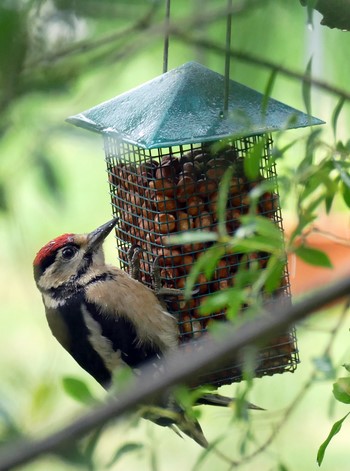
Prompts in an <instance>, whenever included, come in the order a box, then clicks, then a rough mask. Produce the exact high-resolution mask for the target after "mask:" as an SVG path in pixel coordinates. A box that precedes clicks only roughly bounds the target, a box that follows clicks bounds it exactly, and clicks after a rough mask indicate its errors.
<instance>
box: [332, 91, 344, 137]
mask: <svg viewBox="0 0 350 471" xmlns="http://www.w3.org/2000/svg"><path fill="white" fill-rule="evenodd" d="M344 103H345V98H344V97H341V98H340V99H339V101H338V103H337V106H336V107H335V108H334V111H333V114H332V128H333V134H334V139H335V140H336V139H337V124H338V118H339V115H340V112H341V110H342V109H343V106H344Z"/></svg>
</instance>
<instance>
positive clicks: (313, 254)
mask: <svg viewBox="0 0 350 471" xmlns="http://www.w3.org/2000/svg"><path fill="white" fill-rule="evenodd" d="M295 254H296V255H297V256H298V257H300V258H301V259H302V260H303V261H304V262H306V263H309V264H310V265H316V266H319V267H325V268H332V266H333V265H332V262H331V261H330V259H329V257H328V255H327V254H326V253H325V252H322V251H321V250H318V249H313V248H311V247H306V246H305V245H302V246H300V247H298V248H297V249H296V251H295Z"/></svg>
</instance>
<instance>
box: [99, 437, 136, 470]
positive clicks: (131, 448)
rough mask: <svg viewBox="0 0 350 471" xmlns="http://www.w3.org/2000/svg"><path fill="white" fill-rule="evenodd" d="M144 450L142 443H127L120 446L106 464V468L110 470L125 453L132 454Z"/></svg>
mask: <svg viewBox="0 0 350 471" xmlns="http://www.w3.org/2000/svg"><path fill="white" fill-rule="evenodd" d="M143 448H144V445H143V443H140V442H129V443H125V444H124V445H122V446H121V447H120V448H118V450H117V451H116V452H115V454H114V456H113V458H112V459H111V460H110V462H109V463H108V464H107V468H111V467H112V466H113V465H115V464H116V462H117V461H119V460H120V459H121V458H122V457H123V456H124V455H126V454H127V453H132V452H135V451H139V450H142V449H143Z"/></svg>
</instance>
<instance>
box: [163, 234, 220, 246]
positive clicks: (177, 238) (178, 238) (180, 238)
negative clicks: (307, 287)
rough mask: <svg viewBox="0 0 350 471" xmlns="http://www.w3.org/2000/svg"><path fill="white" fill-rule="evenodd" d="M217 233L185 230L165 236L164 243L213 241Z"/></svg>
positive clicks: (179, 243) (216, 237) (178, 243)
mask: <svg viewBox="0 0 350 471" xmlns="http://www.w3.org/2000/svg"><path fill="white" fill-rule="evenodd" d="M217 240H218V234H217V233H216V232H210V231H200V230H198V231H186V232H181V233H179V234H174V235H170V236H168V237H165V244H166V245H181V244H196V243H198V242H204V243H206V242H215V241H217Z"/></svg>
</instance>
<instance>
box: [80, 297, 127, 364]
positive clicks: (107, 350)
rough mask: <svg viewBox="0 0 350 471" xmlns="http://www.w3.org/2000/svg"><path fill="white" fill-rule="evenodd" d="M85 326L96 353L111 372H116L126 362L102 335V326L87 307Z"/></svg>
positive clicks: (84, 310) (83, 309)
mask: <svg viewBox="0 0 350 471" xmlns="http://www.w3.org/2000/svg"><path fill="white" fill-rule="evenodd" d="M82 313H83V318H84V322H85V325H86V327H87V329H88V331H89V336H88V339H89V342H90V344H91V346H92V348H93V349H94V350H95V352H96V353H97V354H98V355H99V356H100V357H101V358H102V360H103V362H104V364H105V365H106V368H107V369H108V370H109V371H111V372H112V371H113V370H115V369H116V368H117V367H119V366H121V365H122V364H123V363H124V362H123V360H122V359H121V353H120V350H117V351H114V350H113V347H112V343H111V341H110V340H109V339H108V338H107V337H104V336H103V335H102V329H101V326H100V324H99V323H98V322H97V321H95V319H94V318H93V317H92V316H91V315H90V313H89V311H88V310H87V308H86V306H84V305H83V306H82Z"/></svg>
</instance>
